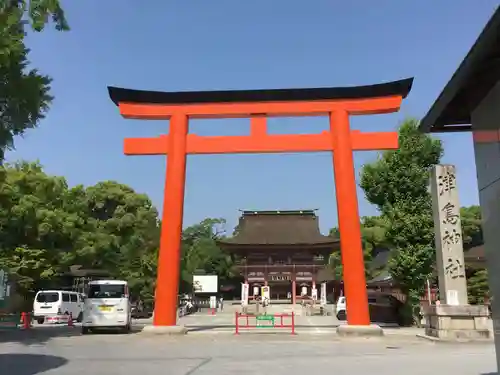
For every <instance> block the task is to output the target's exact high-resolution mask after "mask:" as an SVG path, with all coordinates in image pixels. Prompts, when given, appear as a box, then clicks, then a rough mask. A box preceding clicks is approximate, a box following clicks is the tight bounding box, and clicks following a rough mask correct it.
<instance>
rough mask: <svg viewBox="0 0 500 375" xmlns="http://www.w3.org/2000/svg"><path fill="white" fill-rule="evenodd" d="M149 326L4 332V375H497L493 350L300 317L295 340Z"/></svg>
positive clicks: (209, 327) (209, 323)
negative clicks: (357, 335) (159, 332)
mask: <svg viewBox="0 0 500 375" xmlns="http://www.w3.org/2000/svg"><path fill="white" fill-rule="evenodd" d="M147 323H148V321H138V322H136V325H135V329H134V333H132V334H129V335H124V334H119V333H99V334H92V335H86V336H81V335H80V329H79V327H78V326H77V327H67V326H50V325H44V326H42V327H38V326H37V327H35V328H34V329H32V330H31V331H28V332H23V331H11V332H10V333H8V332H6V331H4V332H2V331H0V374H2V375H3V374H4V373H5V374H6V375H34V374H41V373H43V374H45V375H83V374H96V375H108V374H109V375H118V374H120V375H129V374H134V375H136V374H140V375H149V374H155V375H158V374H168V375H191V374H194V375H225V374H231V375H234V374H237V375H256V374H273V375H281V374H283V375H284V374H287V375H298V374H300V375H303V374H306V373H310V374H321V373H324V374H327V373H335V374H339V375H342V374H349V375H358V374H360V375H361V374H363V375H364V374H373V375H378V374H384V375H392V374H394V375H395V374H398V375H399V374H401V373H404V374H405V375H417V374H425V375H427V374H429V373H435V372H440V373H443V374H453V375H486V374H487V375H493V374H496V372H495V371H496V366H495V353H494V346H493V344H490V343H488V344H485V343H483V344H443V343H432V342H428V341H425V340H422V339H418V338H416V337H415V333H416V331H415V330H397V329H392V330H391V329H388V330H386V333H388V335H387V336H386V337H384V338H379V339H341V338H338V337H337V336H336V335H335V334H334V328H335V325H336V324H338V322H336V323H335V322H332V318H331V317H298V321H297V324H298V328H297V330H298V335H296V336H291V335H288V334H286V333H282V334H265V333H264V332H270V330H266V329H263V330H261V331H260V332H263V333H247V334H242V335H240V336H235V335H231V334H230V333H231V332H232V330H233V326H232V314H218V315H216V316H211V315H207V314H198V315H195V316H188V317H184V318H182V319H181V323H182V324H185V325H186V326H187V327H188V328H190V330H191V331H190V333H189V334H188V335H186V336H183V337H165V336H150V335H146V334H144V333H138V332H139V331H140V328H141V326H143V325H145V324H147ZM6 369H7V370H6Z"/></svg>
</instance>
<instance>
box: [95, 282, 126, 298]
mask: <svg viewBox="0 0 500 375" xmlns="http://www.w3.org/2000/svg"><path fill="white" fill-rule="evenodd" d="M124 297H125V285H124V284H93V285H90V286H89V293H88V298H124Z"/></svg>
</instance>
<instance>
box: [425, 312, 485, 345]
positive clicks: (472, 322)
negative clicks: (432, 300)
mask: <svg viewBox="0 0 500 375" xmlns="http://www.w3.org/2000/svg"><path fill="white" fill-rule="evenodd" d="M423 310H424V311H423V313H424V316H425V335H426V336H427V337H431V338H437V339H441V340H447V341H471V340H484V339H489V338H490V337H491V332H490V330H489V324H488V320H489V310H488V306H486V305H457V306H453V305H443V304H440V305H430V306H425V307H424V309H423Z"/></svg>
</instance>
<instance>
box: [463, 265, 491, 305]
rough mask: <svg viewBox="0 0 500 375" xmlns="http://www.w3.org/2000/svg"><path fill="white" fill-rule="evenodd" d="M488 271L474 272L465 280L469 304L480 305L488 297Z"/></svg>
mask: <svg viewBox="0 0 500 375" xmlns="http://www.w3.org/2000/svg"><path fill="white" fill-rule="evenodd" d="M489 292H490V289H489V285H488V271H486V270H485V269H481V270H476V271H474V272H473V273H472V275H470V276H469V277H468V279H467V293H468V295H469V303H472V304H482V303H485V300H486V298H488V297H489Z"/></svg>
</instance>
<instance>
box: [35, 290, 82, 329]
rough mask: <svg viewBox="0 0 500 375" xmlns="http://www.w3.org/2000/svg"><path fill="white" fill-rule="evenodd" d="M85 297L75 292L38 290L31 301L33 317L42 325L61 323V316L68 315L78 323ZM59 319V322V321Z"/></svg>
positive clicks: (80, 318)
mask: <svg viewBox="0 0 500 375" xmlns="http://www.w3.org/2000/svg"><path fill="white" fill-rule="evenodd" d="M84 300H85V297H84V296H83V295H82V294H80V293H77V292H67V291H64V290H40V291H38V292H37V293H36V295H35V300H34V301H33V317H34V319H35V320H36V321H37V322H38V323H39V324H42V323H44V322H46V321H47V322H48V321H54V322H57V321H63V320H66V319H67V318H65V319H60V318H61V316H62V315H70V314H71V316H72V317H73V319H76V320H77V321H78V322H80V321H81V320H82V318H83V305H84ZM59 319H60V320H59Z"/></svg>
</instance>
